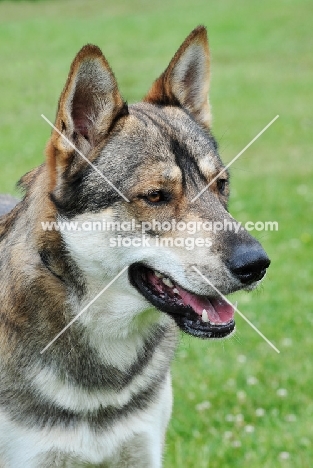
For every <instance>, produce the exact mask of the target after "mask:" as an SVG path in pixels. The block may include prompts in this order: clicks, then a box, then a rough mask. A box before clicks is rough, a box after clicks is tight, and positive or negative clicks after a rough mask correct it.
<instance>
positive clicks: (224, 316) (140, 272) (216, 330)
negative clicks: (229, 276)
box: [129, 263, 235, 338]
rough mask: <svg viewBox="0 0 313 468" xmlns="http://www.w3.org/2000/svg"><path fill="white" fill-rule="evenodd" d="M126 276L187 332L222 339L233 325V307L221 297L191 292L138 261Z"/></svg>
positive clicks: (230, 330)
mask: <svg viewBox="0 0 313 468" xmlns="http://www.w3.org/2000/svg"><path fill="white" fill-rule="evenodd" d="M129 278H130V282H131V284H132V285H133V286H135V287H136V289H137V290H138V291H139V292H140V293H141V294H142V295H143V296H144V297H145V298H146V299H147V300H148V301H149V302H151V304H153V305H154V306H155V307H156V308H157V309H159V310H161V311H162V312H166V313H167V314H169V315H170V316H171V317H172V318H173V319H174V320H175V322H176V323H177V325H178V326H179V327H180V329H181V330H183V331H184V332H186V333H189V334H190V335H193V336H197V337H199V338H224V337H225V336H227V335H229V334H230V333H231V332H232V331H233V330H234V328H235V322H234V307H233V306H231V305H230V304H229V303H228V302H226V301H225V300H224V299H223V298H221V297H213V296H210V297H209V296H200V295H197V294H193V293H191V292H189V291H187V290H186V289H184V288H182V287H181V286H179V285H178V284H176V283H174V282H173V281H172V280H171V279H170V278H168V277H166V276H165V275H163V274H162V273H160V272H158V271H155V270H152V269H151V268H148V267H146V266H144V265H142V264H140V263H136V264H133V265H131V266H130V268H129Z"/></svg>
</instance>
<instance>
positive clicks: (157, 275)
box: [153, 270, 162, 278]
mask: <svg viewBox="0 0 313 468" xmlns="http://www.w3.org/2000/svg"><path fill="white" fill-rule="evenodd" d="M153 273H154V274H155V276H156V277H157V278H162V273H160V272H159V271H156V270H153Z"/></svg>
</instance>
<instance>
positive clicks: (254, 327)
mask: <svg viewBox="0 0 313 468" xmlns="http://www.w3.org/2000/svg"><path fill="white" fill-rule="evenodd" d="M192 268H193V269H194V270H195V271H196V272H197V273H198V274H199V275H200V276H201V278H202V279H203V280H204V281H206V282H207V283H208V284H209V285H210V286H211V287H212V288H213V289H214V290H215V291H216V292H217V293H218V294H219V295H220V296H221V297H222V298H223V299H224V301H226V302H227V303H228V304H229V305H231V306H232V307H234V305H233V304H232V303H231V302H230V301H229V300H228V299H227V298H226V297H225V296H224V295H223V294H222V293H221V292H220V291H219V290H218V289H217V288H216V287H215V286H214V284H212V283H211V281H210V280H208V278H206V277H205V276H204V275H203V274H202V273H201V271H199V270H198V268H197V267H195V266H194V265H193V266H192ZM234 309H235V311H236V312H237V313H238V314H239V315H240V317H242V318H243V319H244V320H245V321H246V322H247V323H248V325H250V327H251V328H253V330H254V331H256V332H257V333H258V334H259V335H260V336H261V338H263V340H265V341H266V343H268V344H269V345H270V346H271V347H272V348H273V349H274V350H275V351H276V353H280V351H279V349H277V348H276V346H275V345H273V343H272V342H271V341H270V340H268V339H267V338H266V336H264V335H263V333H262V332H260V330H258V328H256V326H255V325H253V323H251V322H250V320H249V319H247V317H245V316H244V315H243V313H242V312H240V310H238V309H237V307H234Z"/></svg>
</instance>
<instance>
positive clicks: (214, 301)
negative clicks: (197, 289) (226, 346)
mask: <svg viewBox="0 0 313 468" xmlns="http://www.w3.org/2000/svg"><path fill="white" fill-rule="evenodd" d="M176 288H177V289H178V291H179V295H180V297H181V298H182V300H183V302H184V304H185V305H186V306H190V307H192V308H193V310H194V311H195V312H196V313H197V314H198V315H200V316H202V312H203V310H204V309H205V310H206V311H207V313H208V317H209V320H210V322H212V323H215V324H222V323H228V322H230V321H231V320H232V319H233V317H234V307H233V306H232V305H230V304H228V302H226V301H225V300H224V299H223V298H211V299H208V298H206V297H203V296H197V295H196V294H192V293H190V292H188V291H186V290H185V289H183V288H181V287H180V286H178V285H176Z"/></svg>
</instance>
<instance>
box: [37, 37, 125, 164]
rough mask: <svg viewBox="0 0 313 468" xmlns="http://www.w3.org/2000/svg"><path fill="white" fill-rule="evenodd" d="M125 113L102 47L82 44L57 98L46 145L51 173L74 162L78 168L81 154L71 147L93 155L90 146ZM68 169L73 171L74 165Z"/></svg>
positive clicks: (123, 104) (89, 156)
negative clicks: (78, 154) (55, 111)
mask: <svg viewBox="0 0 313 468" xmlns="http://www.w3.org/2000/svg"><path fill="white" fill-rule="evenodd" d="M127 113H128V112H127V105H126V104H125V103H124V102H123V99H122V97H121V95H120V93H119V90H118V86H117V83H116V80H115V77H114V75H113V72H112V71H111V68H110V66H109V64H108V62H107V61H106V59H105V57H104V56H103V54H102V52H101V50H100V49H99V48H98V47H96V46H94V45H90V44H88V45H86V46H84V47H83V48H82V49H81V50H80V51H79V52H78V54H77V55H76V57H75V59H74V61H73V63H72V65H71V68H70V72H69V75H68V79H67V82H66V84H65V87H64V89H63V91H62V94H61V96H60V99H59V105H58V111H57V116H56V121H55V127H56V129H57V130H54V131H53V132H52V135H51V138H50V140H49V142H48V145H47V150H46V153H47V158H48V164H49V166H50V169H51V171H52V173H53V172H54V173H60V171H61V172H63V171H65V170H66V169H68V168H69V166H70V165H76V166H77V167H76V170H77V168H78V166H79V163H78V161H80V162H83V158H80V157H79V156H78V157H77V158H74V157H73V155H74V153H75V149H74V147H75V148H76V149H77V150H78V151H79V152H81V153H83V154H84V156H85V157H86V158H88V159H92V149H93V148H94V147H95V146H96V145H97V143H98V142H99V140H100V139H101V138H103V137H105V135H106V134H107V133H108V132H109V130H110V128H111V127H112V124H113V122H114V121H116V119H117V118H118V117H120V116H121V115H126V114H127ZM73 145H74V147H73ZM74 159H76V160H77V161H76V163H74ZM69 172H75V168H73V170H72V171H69Z"/></svg>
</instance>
